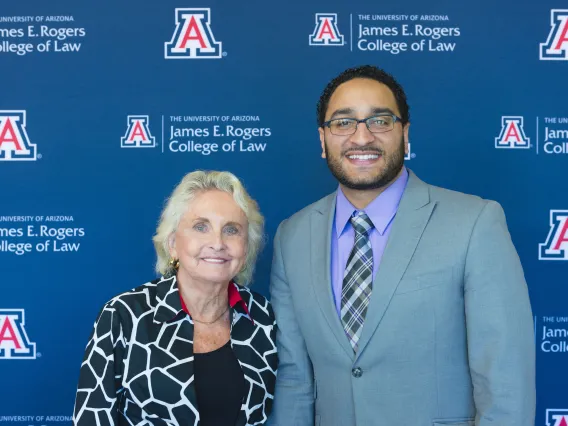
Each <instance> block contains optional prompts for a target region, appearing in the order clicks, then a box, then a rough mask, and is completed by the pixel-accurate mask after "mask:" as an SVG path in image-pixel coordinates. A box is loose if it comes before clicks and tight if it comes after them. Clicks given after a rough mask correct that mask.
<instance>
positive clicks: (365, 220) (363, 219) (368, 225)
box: [350, 212, 374, 235]
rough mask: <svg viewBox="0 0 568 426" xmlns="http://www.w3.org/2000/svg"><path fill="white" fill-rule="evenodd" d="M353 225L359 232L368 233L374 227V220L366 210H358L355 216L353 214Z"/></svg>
mask: <svg viewBox="0 0 568 426" xmlns="http://www.w3.org/2000/svg"><path fill="white" fill-rule="evenodd" d="M350 221H351V225H352V226H353V229H354V230H355V232H356V233H357V234H363V235H366V234H367V233H368V232H369V231H370V230H371V229H373V228H374V225H373V222H371V219H369V216H367V213H365V212H357V214H356V215H355V216H351V219H350Z"/></svg>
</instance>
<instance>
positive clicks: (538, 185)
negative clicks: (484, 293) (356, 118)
mask: <svg viewBox="0 0 568 426" xmlns="http://www.w3.org/2000/svg"><path fill="white" fill-rule="evenodd" d="M562 8H564V9H562ZM360 64H374V65H378V66H381V67H383V68H385V69H386V70H387V71H388V72H391V73H392V74H394V76H395V77H396V78H397V79H398V80H399V81H400V83H401V84H402V85H403V86H404V87H405V89H406V91H407V95H408V100H409V103H410V114H411V123H412V125H411V127H410V143H411V155H410V156H409V158H408V159H407V163H406V164H407V166H408V167H409V168H411V169H412V170H413V171H414V172H416V173H417V175H418V176H419V177H420V178H422V179H423V180H425V181H427V182H428V183H431V184H435V185H440V186H444V187H447V188H451V189H454V190H458V191H462V192H468V193H473V194H476V195H480V196H482V197H486V198H490V199H494V200H497V201H498V202H500V203H501V204H502V205H503V207H504V209H505V212H506V214H507V220H508V224H509V227H510V231H511V234H512V237H513V240H514V243H515V245H516V247H517V249H518V251H519V254H520V256H521V260H522V262H523V265H524V268H525V273H526V278H527V281H528V283H529V287H530V296H531V300H532V306H533V310H534V315H535V339H536V340H537V348H538V353H537V386H538V392H537V395H538V406H537V418H536V423H535V424H536V425H540V426H544V425H546V426H566V425H567V423H566V422H567V421H568V397H567V393H566V391H565V382H566V380H567V379H568V372H567V370H566V368H565V366H566V362H567V361H568V348H567V343H566V342H567V341H568V337H567V334H568V322H567V321H568V308H567V307H566V302H565V300H566V297H567V295H568V294H567V293H568V289H567V287H566V284H567V283H566V272H567V271H568V225H567V217H568V199H567V196H566V195H567V194H566V191H565V187H564V185H565V181H566V177H567V165H568V163H567V162H568V155H567V154H568V108H567V107H566V99H567V96H568V86H567V85H566V76H567V71H568V9H567V5H566V3H565V2H564V1H560V0H541V1H539V2H537V3H535V2H532V1H526V0H525V1H518V0H517V1H514V0H499V1H497V2H495V1H490V0H478V1H476V2H468V3H463V2H455V1H450V0H433V1H430V2H422V1H418V0H404V1H399V2H390V3H386V2H380V3H377V2H374V1H371V0H362V1H359V2H356V3H355V4H353V5H349V4H348V2H343V1H339V0H331V1H329V0H328V1H325V2H324V1H322V0H312V1H310V2H305V1H301V2H300V1H295V0H292V1H289V2H286V3H275V2H266V1H260V0H248V1H245V2H230V1H216V0H206V1H204V2H197V3H195V2H187V1H179V0H176V1H173V0H161V1H147V2H139V1H133V0H113V1H110V0H99V1H88V2H76V1H71V0H59V1H58V2H56V3H53V2H43V1H39V0H29V1H26V2H17V1H12V2H3V4H2V5H1V6H0V70H1V75H2V84H1V85H0V183H1V188H2V197H1V199H0V200H1V201H0V266H1V270H2V278H1V281H0V285H1V287H0V289H1V290H0V379H1V381H2V384H3V386H1V390H0V424H8V425H12V424H13V425H21V426H24V425H26V426H27V425H34V426H39V425H56V424H59V423H61V424H67V425H68V424H70V419H71V416H72V409H73V404H74V398H75V389H76V384H77V378H78V373H79V367H80V363H81V359H82V357H83V351H84V348H85V345H86V343H87V339H88V335H89V333H90V331H91V327H92V325H93V321H94V320H95V317H96V314H97V312H98V310H99V309H100V307H101V305H102V304H103V303H104V302H106V301H107V300H108V299H109V298H111V297H112V296H114V295H116V294H117V293H120V292H122V291H125V290H128V289H129V288H131V287H135V286H137V285H140V284H142V283H144V282H146V281H148V280H150V279H152V278H154V276H155V274H154V271H153V265H154V262H155V255H154V251H153V246H152V242H151V237H152V235H153V233H154V231H155V227H156V223H157V220H158V216H159V213H160V211H161V208H162V207H163V203H164V200H165V198H166V197H167V196H168V195H169V194H170V192H171V191H172V189H173V187H174V186H175V185H176V184H177V183H178V182H179V180H180V179H181V178H182V176H183V175H184V174H186V173H187V172H189V171H192V170H195V169H217V170H229V171H232V172H234V173H235V174H236V175H237V176H239V177H240V178H241V179H242V180H243V182H244V184H245V186H246V187H247V189H248V190H249V192H250V193H251V194H252V196H253V197H254V198H255V199H257V201H258V202H259V204H260V207H261V210H262V212H263V214H264V215H265V217H266V232H267V235H268V244H267V246H266V248H265V250H264V251H263V252H262V255H261V256H260V259H259V262H258V267H257V273H256V275H255V283H254V289H256V290H257V291H259V292H261V293H263V294H265V295H268V277H269V269H270V263H271V257H272V237H273V236H274V233H275V230H276V227H277V226H278V224H279V223H280V221H281V220H283V219H284V218H286V217H288V216H289V215H291V214H292V213H294V212H295V211H297V210H299V209H300V208H302V207H304V206H305V205H307V204H310V203H312V202H313V201H315V200H317V199H319V198H321V197H322V196H324V195H326V194H328V193H330V192H332V191H333V190H335V188H336V182H335V181H334V179H333V177H332V176H331V174H330V173H329V171H328V169H327V166H326V164H325V161H324V160H322V159H321V158H320V144H319V140H318V134H317V125H316V115H315V106H316V102H317V99H318V97H319V95H320V93H321V91H322V89H323V88H324V86H325V85H326V83H327V82H328V81H329V80H330V79H331V78H333V77H334V76H335V75H336V74H338V73H339V72H341V71H342V70H344V69H345V68H347V67H349V66H355V65H360ZM247 129H248V130H247ZM125 283H127V284H125ZM496 285H498V283H496Z"/></svg>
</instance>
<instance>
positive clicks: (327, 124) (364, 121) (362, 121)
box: [322, 113, 402, 136]
mask: <svg viewBox="0 0 568 426" xmlns="http://www.w3.org/2000/svg"><path fill="white" fill-rule="evenodd" d="M376 117H392V118H393V120H394V121H393V123H392V128H391V129H389V130H386V131H384V132H372V131H371V129H369V124H368V120H370V119H371V118H376ZM335 120H354V121H355V122H356V124H355V127H354V132H353V133H349V134H345V135H336V134H335V133H331V134H332V135H334V136H351V135H354V134H355V133H357V129H358V128H359V123H365V127H367V130H368V131H369V132H371V133H373V134H377V133H387V132H390V131H392V130H393V129H394V125H395V124H396V122H397V121H400V122H401V123H402V118H400V117H399V116H398V115H395V114H385V113H382V114H376V115H372V116H370V117H367V118H362V119H361V120H357V119H356V118H353V117H340V118H332V119H331V120H327V121H324V122H323V123H322V126H323V127H327V128H328V129H329V131H330V132H331V126H330V125H331V122H332V121H335Z"/></svg>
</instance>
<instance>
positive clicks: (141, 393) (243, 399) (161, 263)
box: [73, 171, 278, 426]
mask: <svg viewBox="0 0 568 426" xmlns="http://www.w3.org/2000/svg"><path fill="white" fill-rule="evenodd" d="M263 225H264V219H263V218H262V216H261V214H260V212H259V211H258V208H257V205H256V203H255V201H254V200H252V199H251V198H250V196H249V195H248V194H247V192H246V191H245V189H244V188H243V186H242V185H241V183H240V182H239V180H238V179H237V178H236V177H235V176H234V175H232V174H230V173H227V172H202V171H197V172H193V173H189V174H188V175H187V176H185V177H184V178H183V180H182V181H181V183H180V184H179V185H178V186H177V188H176V189H175V190H174V192H173V194H172V196H171V197H170V199H169V200H168V202H167V204H166V206H165V209H164V211H163V213H162V215H161V220H160V224H159V226H158V230H157V233H156V235H155V237H154V245H155V248H156V252H157V257H158V261H157V265H156V269H157V271H158V272H159V273H160V274H161V278H159V279H156V280H154V281H151V282H148V283H146V284H144V285H142V286H140V287H137V288H135V289H133V290H131V291H127V292H125V293H122V294H119V295H118V296H116V297H114V298H113V299H111V300H110V301H109V302H107V303H106V304H105V305H104V306H103V308H102V310H101V312H100V314H99V316H98V318H97V320H96V322H95V325H94V330H93V332H92V334H91V338H90V341H89V343H88V345H87V349H86V353H85V357H84V361H83V364H82V366H81V370H80V378H79V385H78V390H77V396H76V401H75V410H74V417H73V423H74V424H76V425H79V426H87V425H142V424H144V425H166V424H169V425H195V426H197V425H199V426H229V425H230V426H235V425H262V424H264V423H265V422H266V419H267V417H268V414H269V412H270V410H271V406H272V398H273V393H274V383H275V377H276V369H277V363H278V359H277V353H276V347H275V343H274V340H275V333H276V324H275V319H274V314H273V312H272V308H271V306H270V303H269V302H268V301H267V300H266V299H265V298H264V297H262V296H261V295H259V294H257V293H255V292H253V291H251V290H249V289H248V288H246V287H243V285H245V284H248V283H249V281H250V279H251V276H252V272H253V269H254V265H255V261H256V257H257V254H258V252H259V250H260V246H261V242H262V236H263Z"/></svg>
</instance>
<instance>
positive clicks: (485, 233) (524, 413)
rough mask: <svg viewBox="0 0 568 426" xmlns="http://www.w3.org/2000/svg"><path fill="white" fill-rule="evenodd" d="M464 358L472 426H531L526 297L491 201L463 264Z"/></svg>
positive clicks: (531, 349)
mask: <svg viewBox="0 0 568 426" xmlns="http://www.w3.org/2000/svg"><path fill="white" fill-rule="evenodd" d="M464 297H465V313H466V326H467V343H468V356H469V365H470V371H471V377H472V382H473V388H474V394H473V396H474V401H475V405H476V409H477V415H476V419H475V425H476V426H494V425H500V426H533V425H534V419H535V405H536V391H535V341H534V330H533V317H532V311H531V305H530V301H529V294H528V289H527V284H526V282H525V277H524V273H523V269H522V266H521V263H520V260H519V256H518V255H517V252H516V250H515V247H514V246H513V243H512V241H511V236H510V234H509V231H508V229H507V224H506V220H505V214H504V212H503V209H502V208H501V206H500V205H499V204H498V203H496V202H494V201H490V202H488V204H486V205H485V207H484V208H483V210H482V211H481V213H480V215H479V217H478V218H477V222H476V224H475V226H474V228H473V231H472V234H471V239H470V243H469V247H468V252H467V256H466V263H465V281H464Z"/></svg>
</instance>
